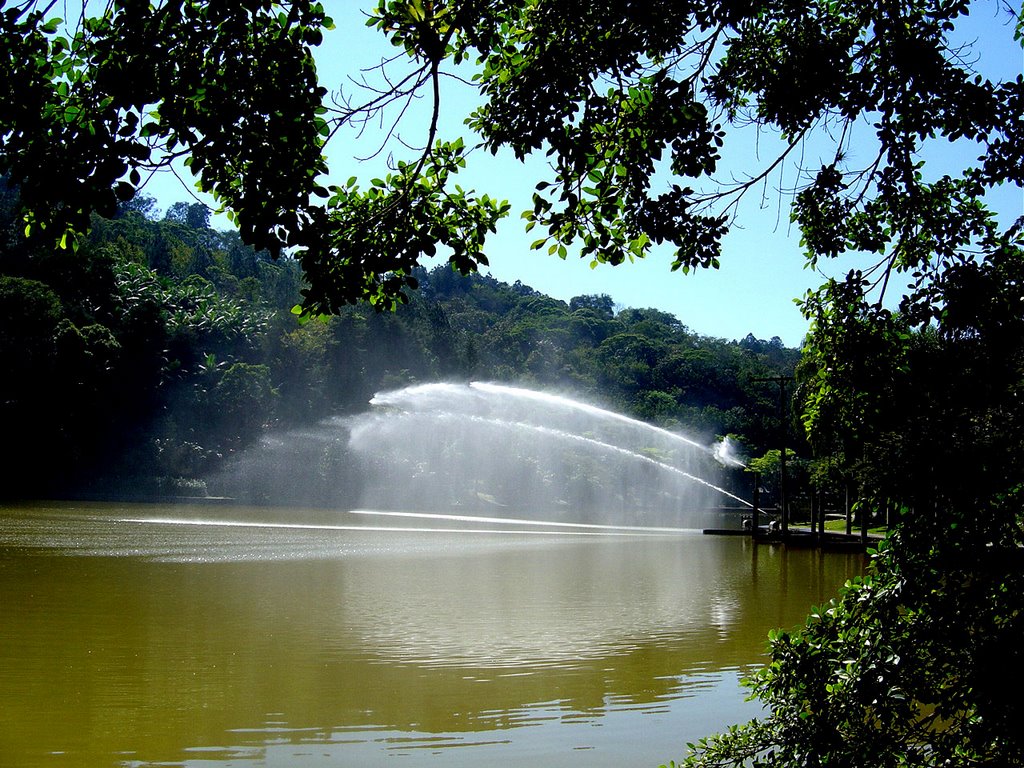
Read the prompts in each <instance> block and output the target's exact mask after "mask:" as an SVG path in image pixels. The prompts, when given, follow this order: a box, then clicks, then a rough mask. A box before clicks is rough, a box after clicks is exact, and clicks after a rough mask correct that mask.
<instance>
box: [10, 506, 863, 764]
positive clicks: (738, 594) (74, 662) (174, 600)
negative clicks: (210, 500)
mask: <svg viewBox="0 0 1024 768" xmlns="http://www.w3.org/2000/svg"><path fill="white" fill-rule="evenodd" d="M167 521H173V522H167ZM211 521H214V522H216V523H218V524H216V525H210V524H209V523H210V522H211ZM198 523H206V524H198ZM406 523H410V524H409V525H406ZM428 523H431V524H433V525H435V526H440V525H441V524H443V526H444V527H447V528H450V529H455V528H459V527H461V528H462V529H463V530H446V531H438V530H433V531H429V530H423V528H425V527H427V524H428ZM282 524H284V527H282ZM389 524H395V525H396V529H393V530H382V529H381V528H382V527H383V526H386V525H389ZM638 533H640V532H636V531H621V532H609V531H597V530H576V531H572V530H562V531H560V532H559V533H556V532H555V531H547V530H543V531H540V530H534V531H533V532H532V534H530V533H528V532H526V531H523V530H519V529H517V527H516V526H515V525H514V524H512V523H510V522H501V521H496V520H491V521H481V520H461V521H458V520H445V521H438V520H433V521H432V522H431V521H429V520H427V519H421V518H415V519H405V520H390V521H388V520H385V519H382V518H380V517H378V516H374V515H367V514H362V515H355V514H348V513H344V514H335V515H333V516H332V517H330V518H324V517H323V515H322V514H321V515H320V516H319V519H317V516H316V515H314V514H313V513H307V514H304V513H301V512H294V513H288V517H285V516H284V514H283V513H281V512H277V513H276V514H275V515H274V516H273V517H271V516H270V513H268V511H266V510H262V511H256V510H246V509H237V508H227V507H224V508H208V509H196V510H191V511H188V510H186V511H183V510H182V509H181V508H160V507H153V506H146V507H141V506H124V505H122V506H109V505H108V506H98V505H89V506H83V505H77V506H75V507H61V508H54V507H49V508H47V507H32V508H16V509H15V508H12V509H6V510H0V765H12V766H13V765H19V766H30V765H40V766H57V765H68V766H71V765H74V766H93V765H95V766H107V765H131V766H141V765H151V764H157V763H159V764H161V765H168V764H169V765H186V766H207V765H209V766H213V765H214V764H216V765H217V766H224V765H234V766H254V765H277V766H288V767H292V766H296V767H297V766H310V765H324V766H326V765H332V766H333V765H338V764H341V763H345V764H351V765H360V766H364V765H377V764H385V763H387V764H389V765H406V766H410V768H412V767H414V766H419V765H421V764H426V763H436V764H440V763H441V762H442V761H443V764H444V765H445V766H449V765H453V764H454V765H461V764H465V765H470V764H473V765H479V764H480V763H481V762H484V763H485V764H490V763H492V762H493V763H497V762H501V763H503V764H512V765H530V766H538V765H539V766H544V765H552V766H554V765H558V766H563V765H569V766H571V765H574V764H576V765H587V766H595V765H597V766H601V765H622V764H624V763H628V764H635V765H652V766H653V765H658V763H659V762H664V761H666V760H668V759H670V758H673V757H676V758H678V757H679V756H680V755H681V754H682V752H683V750H684V745H685V743H686V741H692V740H694V739H695V738H698V737H699V736H701V735H704V734H706V733H707V732H709V731H712V730H715V729H717V728H720V727H722V726H723V725H725V724H727V723H729V722H734V721H739V720H745V719H747V718H749V717H751V716H754V715H755V714H756V712H757V707H756V704H752V703H744V701H743V698H744V692H743V691H742V690H741V689H740V688H739V687H738V685H737V680H738V678H739V676H740V675H741V674H742V673H743V672H745V671H749V670H750V669H751V668H752V667H753V666H754V665H757V664H759V663H760V662H761V660H762V657H761V652H762V650H763V648H764V642H765V637H766V634H767V632H768V630H769V629H770V628H771V627H774V626H791V625H793V624H796V623H798V622H799V621H801V620H802V617H803V616H804V615H805V614H806V612H807V610H808V608H809V607H810V606H811V605H813V604H816V603H819V602H822V601H824V600H827V599H828V598H829V597H830V596H831V595H832V594H833V593H834V592H835V589H836V588H837V586H838V585H839V584H841V583H842V582H843V581H844V580H845V579H846V578H849V577H850V576H851V575H853V574H854V573H857V572H859V569H860V568H861V565H862V561H861V559H860V558H858V557H848V556H836V555H829V556H822V555H820V554H818V553H814V552H789V553H787V552H785V551H784V550H776V549H772V548H766V547H762V548H760V549H758V550H756V551H754V550H752V549H751V547H750V545H749V543H748V542H746V541H745V540H743V539H739V538H734V539H717V538H712V537H702V536H700V535H696V534H692V533H689V534H687V533H676V534H665V533H661V534H658V535H650V536H645V535H638ZM596 534H599V535H596ZM394 758H400V759H399V760H398V763H395V762H394Z"/></svg>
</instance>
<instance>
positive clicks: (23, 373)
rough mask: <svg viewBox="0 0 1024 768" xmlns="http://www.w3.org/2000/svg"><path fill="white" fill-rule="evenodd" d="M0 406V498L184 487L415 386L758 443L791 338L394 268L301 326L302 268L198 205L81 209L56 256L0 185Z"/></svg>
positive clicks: (766, 441)
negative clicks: (369, 300) (372, 301)
mask: <svg viewBox="0 0 1024 768" xmlns="http://www.w3.org/2000/svg"><path fill="white" fill-rule="evenodd" d="M0 191H2V200H0V227H2V241H0V357H2V359H3V360H4V368H5V370H6V371H7V372H8V375H6V376H4V377H3V379H2V381H0V411H2V412H0V417H2V419H3V422H4V424H5V425H6V429H7V434H8V435H9V436H10V437H11V438H12V439H11V443H10V444H11V445H12V446H14V448H15V452H14V454H13V456H10V457H9V458H8V460H7V461H6V462H5V463H4V470H3V472H4V475H5V477H4V478H3V483H2V487H3V489H4V492H5V493H6V494H16V495H33V496H35V495H43V496H45V495H48V494H64V493H80V492H100V493H102V492H122V491H130V492H141V493H175V494H180V493H200V492H202V483H201V478H203V477H204V476H205V475H207V474H209V473H210V472H212V471H214V470H215V469H216V468H217V467H218V466H219V465H220V464H221V463H222V462H223V461H224V460H225V459H226V458H228V457H229V456H231V455H232V454H234V453H237V452H238V451H241V450H243V449H244V448H245V447H246V446H248V445H250V444H252V443H253V442H254V441H255V440H257V439H258V438H259V436H260V435H261V434H263V433H265V432H266V431H268V430H277V429H287V428H289V427H294V426H297V425H301V424H306V423H311V422H315V421H317V420H319V419H322V418H324V417H326V416H329V415H333V414H337V413H344V412H352V411H356V410H360V409H362V408H364V407H365V406H366V403H367V401H368V400H369V399H370V397H372V395H373V393H374V392H376V391H378V390H381V389H390V388H397V387H401V386H404V385H407V384H410V383H414V382H422V381H432V380H439V379H443V380H469V379H481V380H482V379H486V380H498V381H506V382H514V383H519V384H524V385H527V386H535V387H541V388H549V389H557V390H559V391H564V392H569V393H572V394H575V395H578V396H583V397H585V398H587V399H589V400H591V401H593V402H596V403H599V404H602V405H604V406H607V407H611V408H615V409H619V410H622V411H624V412H626V413H629V414H632V415H635V416H638V417H640V418H643V419H646V420H649V421H651V422H653V423H656V424H659V425H662V426H666V427H669V428H674V429H675V428H678V429H680V430H682V431H685V432H686V433H688V434H690V435H692V436H694V437H696V438H698V439H700V440H703V441H706V442H711V441H713V440H714V439H715V438H716V436H722V435H726V434H733V435H736V436H738V437H740V438H741V439H742V442H743V443H744V446H745V448H746V450H747V451H748V452H749V453H750V454H751V455H753V456H757V455H760V454H761V453H764V452H765V450H766V449H768V448H770V447H772V446H775V445H777V439H778V438H777V436H778V432H779V408H778V393H777V388H776V387H775V385H774V384H771V383H765V382H763V381H758V379H761V378H764V377H768V376H777V375H780V374H782V375H789V374H791V373H792V371H793V369H794V367H795V365H796V362H797V360H798V358H799V352H798V351H797V350H793V349H787V348H785V347H784V346H783V345H782V343H781V342H780V341H779V340H778V339H777V338H776V339H773V340H771V341H762V340H760V339H757V338H755V337H754V336H753V335H748V336H747V337H746V338H745V339H742V340H739V341H726V340H722V339H715V338H708V337H704V336H700V335H697V334H694V333H692V332H690V331H689V330H688V329H687V328H686V326H685V325H684V324H683V322H681V321H680V320H679V319H677V318H675V317H673V316H672V315H669V314H667V313H665V312H661V311H658V310H655V309H632V308H630V309H621V308H618V307H616V306H615V304H614V299H613V298H612V297H610V296H577V297H575V298H573V299H572V300H571V301H570V302H569V303H568V304H567V303H565V302H563V301H559V300H556V299H553V298H551V297H548V296H545V295H543V294H540V293H538V292H536V291H534V290H533V289H531V288H530V287H529V286H526V285H522V284H520V283H518V282H517V283H515V284H514V285H508V284H505V283H501V282H499V281H497V280H494V279H492V278H490V277H486V276H480V275H474V276H471V277H462V276H460V275H458V274H456V273H455V272H453V271H452V269H451V268H450V267H449V266H448V265H447V264H444V265H442V266H438V267H436V268H434V269H433V270H432V271H430V272H429V273H428V272H426V271H424V270H422V269H419V270H417V272H416V273H415V277H416V279H417V280H418V281H419V283H420V289H421V290H419V291H417V292H413V293H412V294H411V298H410V301H409V303H408V304H406V305H404V306H401V307H399V309H398V310H397V311H396V312H394V313H388V312H384V313H378V312H376V311H374V310H373V309H372V308H371V307H368V306H366V305H359V306H349V307H344V308H342V310H341V311H340V312H339V314H337V315H336V316H332V317H330V318H326V319H323V320H312V321H309V322H300V319H299V318H298V317H297V316H296V315H295V314H293V313H292V311H291V310H292V307H293V306H294V305H295V304H296V303H298V302H299V301H300V300H301V299H302V296H301V291H302V289H303V278H302V272H301V269H300V268H299V265H298V264H297V263H296V262H294V261H292V260H289V259H288V258H280V259H276V260H275V259H272V258H270V256H269V255H268V254H267V253H266V252H262V253H260V252H256V251H254V250H253V249H251V248H249V247H248V246H246V245H244V244H243V243H242V242H241V241H240V239H239V236H238V235H237V233H234V232H222V231H216V230H214V229H212V228H211V227H210V214H209V211H208V210H207V209H206V208H205V207H204V206H203V205H201V204H198V203H196V204H184V203H178V204H175V205H172V206H171V207H170V208H169V209H168V210H167V212H166V213H165V214H164V213H161V212H159V211H158V210H157V209H156V207H155V204H154V202H153V201H152V200H151V199H148V198H145V197H138V198H136V199H135V200H133V201H131V202H129V203H127V204H124V205H122V206H121V208H120V209H119V211H118V214H117V215H116V216H115V217H114V218H112V219H99V218H97V219H95V220H94V222H93V228H92V231H91V234H90V236H89V238H88V239H87V240H86V241H85V242H83V243H82V244H81V246H80V247H79V249H78V252H77V253H74V252H72V251H71V249H67V250H59V249H53V250H40V249H38V248H35V249H33V248H30V246H28V245H27V244H26V243H25V241H24V238H23V237H22V236H21V232H20V225H19V223H18V218H17V214H16V212H15V205H16V195H17V192H16V190H15V189H13V188H10V187H8V186H7V185H6V184H5V185H4V186H3V187H2V189H0Z"/></svg>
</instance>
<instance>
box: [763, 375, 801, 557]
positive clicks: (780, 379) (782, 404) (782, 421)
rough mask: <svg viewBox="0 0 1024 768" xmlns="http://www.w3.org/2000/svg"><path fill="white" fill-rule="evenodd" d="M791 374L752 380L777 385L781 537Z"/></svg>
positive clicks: (785, 530) (785, 517)
mask: <svg viewBox="0 0 1024 768" xmlns="http://www.w3.org/2000/svg"><path fill="white" fill-rule="evenodd" d="M792 380H793V377H792V376H765V377H762V378H756V379H754V381H772V382H775V383H776V384H778V385H779V442H780V443H781V450H780V452H779V508H780V509H781V510H782V538H786V537H787V536H788V535H789V510H788V508H787V506H786V412H787V409H786V382H787V381H792Z"/></svg>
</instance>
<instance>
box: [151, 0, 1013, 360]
mask: <svg viewBox="0 0 1024 768" xmlns="http://www.w3.org/2000/svg"><path fill="white" fill-rule="evenodd" d="M325 5H327V7H328V9H329V12H330V13H331V15H332V16H333V17H334V19H335V22H336V24H337V28H336V29H335V30H333V31H332V32H330V33H328V34H327V35H326V36H325V41H324V44H323V45H322V46H321V48H320V50H319V52H318V54H317V56H318V68H319V70H320V74H321V82H322V83H323V85H325V86H326V87H328V88H330V89H332V90H336V89H337V88H338V87H341V86H343V85H344V86H345V88H344V89H345V91H346V92H350V93H353V95H354V96H356V97H357V98H358V94H355V93H354V89H353V87H352V85H351V84H350V83H347V82H346V80H347V77H348V76H349V75H350V74H352V73H357V72H358V71H359V69H360V68H366V67H372V66H373V65H375V64H377V63H378V62H379V61H380V59H381V57H382V56H388V55H391V54H392V53H393V52H395V49H392V48H391V47H390V46H388V45H387V43H386V42H384V41H383V39H382V38H381V37H380V35H379V33H377V32H375V31H373V30H370V29H367V28H366V27H365V26H364V23H363V16H362V15H361V12H360V11H359V8H361V7H364V5H365V3H362V2H359V3H357V2H353V0H334V2H327V3H325ZM976 6H977V7H976V10H975V11H974V13H973V15H972V17H971V18H970V19H969V20H968V23H967V24H965V25H964V28H963V31H962V33H961V34H962V39H963V40H964V41H966V42H971V41H975V40H977V41H978V42H977V44H976V45H975V46H974V49H973V50H974V53H975V54H976V55H977V58H978V61H977V65H976V66H977V67H978V69H979V70H980V71H982V72H984V73H986V74H989V75H990V76H997V77H1014V76H1016V75H1017V74H1019V73H1020V72H1021V71H1022V67H1024V52H1022V50H1021V48H1020V46H1019V45H1018V44H1016V43H1015V42H1014V41H1013V39H1012V30H1011V29H1010V28H1009V27H1007V26H1005V24H1004V20H1005V14H1004V15H998V14H999V10H998V7H997V4H996V3H995V2H992V1H991V0H985V2H978V3H976ZM396 71H397V70H396ZM368 76H369V77H372V76H373V73H370V74H369V75H368ZM473 104H474V94H473V91H472V89H471V88H470V87H468V86H465V85H461V84H458V83H456V82H454V81H450V82H449V83H448V84H447V85H446V86H445V92H444V101H443V105H442V108H443V110H444V120H443V123H442V126H441V127H442V135H443V136H444V135H447V136H449V137H454V136H455V135H459V134H465V129H464V128H463V127H462V125H461V123H462V120H463V118H464V117H465V115H466V114H468V112H469V111H470V110H471V109H472V106H473ZM426 120H427V107H426V105H425V104H419V105H415V106H414V107H413V108H412V109H411V110H410V111H409V112H408V113H407V114H406V116H405V118H404V120H403V122H402V124H401V125H400V127H399V133H400V135H401V137H402V139H404V140H405V141H406V142H407V143H409V144H412V145H417V146H418V145H420V144H422V143H423V140H424V138H423V137H424V136H425V133H426V125H427V123H426ZM465 135H466V138H467V143H470V136H469V135H468V134H465ZM379 141H380V139H379V134H375V133H374V132H373V131H370V132H367V133H366V134H364V136H363V138H362V139H359V140H357V139H356V137H355V135H354V133H352V132H350V133H345V132H341V133H339V134H338V136H336V137H335V139H334V140H333V141H332V143H331V145H330V146H329V148H328V157H329V161H330V165H331V169H332V175H331V176H332V177H331V179H330V180H329V181H331V182H340V181H343V180H344V179H346V178H348V177H349V176H351V175H358V176H360V177H361V178H363V179H369V178H372V177H373V176H374V175H380V173H381V172H382V171H383V170H384V167H383V166H384V160H385V157H386V155H387V152H388V151H391V152H394V154H395V157H396V158H397V159H410V157H411V156H412V155H413V153H412V152H411V151H410V150H407V149H405V148H403V147H402V145H401V144H399V143H398V142H397V141H393V142H392V143H391V144H390V145H389V146H388V147H387V149H386V151H385V153H383V154H382V155H380V156H378V157H376V158H374V159H371V160H364V161H359V160H357V159H356V158H359V157H364V156H366V155H368V154H370V153H372V152H373V151H374V149H376V143H379ZM775 143H776V139H774V138H773V137H772V136H770V135H761V136H757V135H755V134H753V133H750V132H748V133H747V134H745V135H740V136H738V135H736V134H730V137H729V139H728V140H727V144H726V151H727V154H726V156H725V160H726V161H727V162H726V165H725V168H726V173H731V174H737V175H742V174H743V173H749V172H751V171H755V170H757V169H758V166H761V165H763V164H764V163H765V162H766V161H767V160H769V159H771V158H773V157H774V155H773V154H772V149H773V148H774V146H775V145H776V144H775ZM737 148H738V151H735V150H736V149H737ZM826 151H830V150H826ZM852 151H853V152H856V151H857V145H856V144H855V145H854V146H853V148H852ZM815 152H816V148H815V147H814V146H812V145H809V146H807V147H805V148H804V157H803V162H804V163H805V165H806V166H807V167H811V168H814V167H817V166H818V165H820V162H817V157H816V154H815ZM728 153H731V154H728ZM976 154H977V152H976V150H975V148H974V147H971V146H969V145H961V146H957V147H954V148H952V149H949V150H944V151H943V154H941V155H937V154H936V155H934V156H931V157H929V161H930V162H934V163H935V164H937V165H941V166H944V167H945V166H949V167H952V166H956V165H959V161H960V160H961V159H967V160H970V159H972V158H973V157H974V156H976ZM854 159H855V158H854ZM542 171H543V165H541V164H540V162H539V161H530V162H528V163H527V164H526V165H525V166H524V165H521V164H519V163H518V162H516V161H515V159H514V158H512V157H510V156H508V157H506V156H502V155H499V156H498V157H496V158H495V157H491V156H490V155H489V154H487V153H484V152H478V153H475V154H474V155H472V156H471V157H470V162H469V168H468V169H467V170H466V171H465V172H464V174H463V175H464V178H463V179H461V180H460V183H461V184H462V186H463V187H467V188H474V189H476V190H477V191H478V192H481V193H482V192H487V193H488V194H490V195H492V196H493V197H498V198H501V199H508V200H509V201H510V202H511V203H512V206H513V215H512V216H510V217H509V219H507V220H506V221H504V222H503V223H502V225H501V226H500V227H499V230H498V233H497V235H495V236H493V238H492V239H491V241H490V242H489V246H488V248H487V253H488V255H489V257H490V262H491V265H490V268H488V269H485V270H484V271H485V273H489V274H491V275H493V276H494V277H495V278H497V279H499V280H503V281H506V282H510V283H511V282H514V281H516V280H521V281H522V282H523V283H526V284H527V285H530V286H532V287H533V288H535V289H537V290H539V291H542V292H543V293H546V294H549V295H551V296H554V297H556V298H560V299H564V300H568V299H570V298H571V297H573V296H577V295H580V294H602V293H605V294H609V295H610V296H611V297H612V298H613V299H614V300H615V302H616V303H617V304H619V305H621V306H622V307H656V308H658V309H661V310H664V311H667V312H670V313H672V314H674V315H675V316H676V317H678V318H679V319H680V321H682V322H683V323H684V324H685V325H687V326H689V327H690V328H691V330H693V331H696V332H698V333H701V334H704V335H708V336H716V337H722V338H726V339H738V338H742V337H743V336H745V335H746V334H747V333H753V334H754V335H755V336H758V337H760V338H765V339H768V338H771V337H773V336H779V337H781V338H782V340H783V341H784V342H785V343H786V344H787V345H790V346H799V344H800V342H801V340H802V338H803V335H804V333H805V332H806V329H807V324H806V321H805V320H804V319H803V317H802V316H801V315H800V312H799V309H798V308H797V306H796V305H795V304H794V301H793V300H794V298H796V297H798V296H801V295H802V294H803V293H804V292H805V291H806V290H807V289H808V288H812V287H816V286H817V285H819V284H820V283H821V282H822V280H823V277H822V276H821V275H818V274H815V273H814V272H811V271H809V270H807V269H805V268H804V259H803V256H802V255H801V251H800V247H799V234H798V233H797V232H796V230H795V228H794V227H793V226H792V225H790V223H789V210H788V198H787V197H786V195H785V194H783V195H781V196H780V195H779V194H778V193H777V191H776V190H777V189H778V188H783V189H785V188H786V187H788V186H790V185H791V184H792V183H793V182H794V181H795V180H796V169H795V168H794V167H793V166H792V165H790V166H788V167H786V168H784V170H783V176H782V178H781V179H780V178H779V177H778V176H776V177H774V178H772V179H771V181H770V183H769V186H768V188H767V196H765V197H764V198H763V199H762V196H761V195H757V194H755V195H750V196H748V198H747V199H745V200H744V201H743V202H742V204H741V207H740V209H739V217H738V220H737V223H736V224H735V225H734V227H733V230H732V231H731V232H730V234H729V235H728V236H727V237H726V239H725V240H724V243H723V255H722V260H721V262H722V266H721V269H719V270H709V271H700V272H697V273H695V274H694V273H691V274H689V275H683V274H681V273H678V272H676V273H673V272H670V271H669V268H668V265H669V264H670V262H671V254H670V251H669V250H668V249H663V250H661V251H655V252H654V253H653V254H652V255H651V256H649V257H648V258H647V259H644V260H640V261H637V262H635V263H632V264H630V263H626V264H623V265H621V266H618V267H611V266H608V265H599V266H598V267H597V268H596V269H591V268H590V266H589V262H588V261H587V260H581V259H579V258H576V257H574V256H573V255H572V253H571V252H570V255H569V257H568V259H566V260H561V259H559V258H557V257H556V256H548V255H547V253H546V251H530V250H529V244H530V242H531V241H532V240H533V239H535V237H536V236H535V235H532V234H527V233H525V232H524V230H523V222H522V221H521V220H520V219H519V217H518V215H519V212H520V211H522V210H523V209H525V208H527V207H528V204H529V200H530V194H531V192H532V190H533V185H534V184H535V183H536V181H538V180H539V179H540V178H542V176H541V173H542ZM147 192H149V193H150V194H153V195H155V196H156V197H157V199H158V200H159V202H160V204H161V206H162V207H164V208H166V207H167V206H168V205H169V204H170V203H172V202H174V201H176V200H182V199H186V197H187V192H186V191H185V190H183V189H182V188H181V185H180V184H178V183H177V182H176V181H174V180H173V178H170V179H168V178H163V179H159V180H155V183H154V184H152V185H150V187H148V188H147ZM993 203H994V205H995V206H996V208H997V210H999V211H1000V212H1001V214H1002V217H1003V219H1004V220H1007V222H1009V221H1012V219H1013V218H1016V216H1019V215H1021V214H1022V213H1024V197H1022V194H1021V190H1019V189H1007V190H1000V191H999V193H997V194H996V195H995V196H994V198H993ZM851 263H852V262H851V260H850V259H848V260H847V261H846V262H843V263H840V264H834V265H826V268H827V269H830V270H832V272H833V273H834V274H842V273H845V271H846V270H847V269H848V268H849V266H850V264H851Z"/></svg>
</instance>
